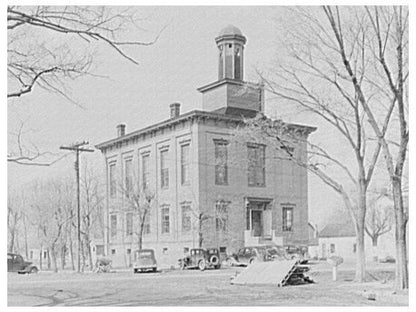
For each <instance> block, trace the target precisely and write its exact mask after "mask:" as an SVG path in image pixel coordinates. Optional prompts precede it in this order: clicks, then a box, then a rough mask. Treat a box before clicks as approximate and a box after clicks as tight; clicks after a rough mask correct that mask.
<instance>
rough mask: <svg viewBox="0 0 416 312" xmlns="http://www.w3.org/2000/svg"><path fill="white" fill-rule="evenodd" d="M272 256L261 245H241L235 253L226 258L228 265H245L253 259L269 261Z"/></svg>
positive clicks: (253, 260)
mask: <svg viewBox="0 0 416 312" xmlns="http://www.w3.org/2000/svg"><path fill="white" fill-rule="evenodd" d="M271 260H272V257H271V256H270V254H269V253H268V252H267V249H266V248H265V247H263V246H256V247H243V248H240V249H239V250H238V252H237V253H236V254H233V255H232V256H231V257H228V258H227V264H228V265H230V266H247V265H249V264H251V263H253V262H255V261H261V262H264V261H271Z"/></svg>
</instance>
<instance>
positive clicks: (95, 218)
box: [81, 164, 104, 270]
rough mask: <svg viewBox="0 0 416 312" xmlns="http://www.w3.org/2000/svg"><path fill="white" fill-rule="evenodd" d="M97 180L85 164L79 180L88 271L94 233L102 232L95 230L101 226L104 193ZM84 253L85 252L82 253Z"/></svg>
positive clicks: (92, 171)
mask: <svg viewBox="0 0 416 312" xmlns="http://www.w3.org/2000/svg"><path fill="white" fill-rule="evenodd" d="M102 187H103V186H102V185H101V183H100V180H99V178H98V177H97V175H96V173H95V172H94V170H93V169H92V168H89V167H88V165H87V164H86V165H85V167H84V174H83V175H82V179H81V188H82V209H81V220H82V227H81V234H82V235H83V242H84V246H85V249H83V251H86V253H87V254H86V256H87V259H88V261H89V268H90V270H92V269H93V262H92V252H91V243H92V238H93V235H94V231H96V230H98V231H100V232H102V230H103V229H97V226H98V227H99V226H102V224H101V223H100V222H99V219H100V218H101V216H100V214H101V213H102V209H101V207H102V205H103V200H104V193H103V190H102ZM84 253H85V252H84ZM83 260H84V263H83V266H85V256H83Z"/></svg>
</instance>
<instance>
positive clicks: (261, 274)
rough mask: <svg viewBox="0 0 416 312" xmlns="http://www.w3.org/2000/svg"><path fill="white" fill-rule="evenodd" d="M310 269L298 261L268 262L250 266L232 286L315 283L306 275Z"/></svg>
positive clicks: (280, 285)
mask: <svg viewBox="0 0 416 312" xmlns="http://www.w3.org/2000/svg"><path fill="white" fill-rule="evenodd" d="M308 271H309V267H308V266H306V265H301V264H300V263H299V261H298V260H282V261H267V262H257V263H253V264H250V265H249V266H248V267H247V268H246V269H245V270H244V271H242V272H241V273H240V274H239V275H237V276H236V277H235V278H234V279H233V280H232V281H231V284H235V285H270V284H272V285H277V286H278V287H283V286H286V285H299V284H305V283H313V281H312V280H311V279H310V278H309V277H308V276H305V274H304V273H306V272H308Z"/></svg>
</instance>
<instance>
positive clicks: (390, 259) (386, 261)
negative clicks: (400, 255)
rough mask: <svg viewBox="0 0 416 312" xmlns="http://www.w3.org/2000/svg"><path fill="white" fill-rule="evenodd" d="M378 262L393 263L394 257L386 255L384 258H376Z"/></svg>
mask: <svg viewBox="0 0 416 312" xmlns="http://www.w3.org/2000/svg"><path fill="white" fill-rule="evenodd" d="M378 262H380V263H395V262H396V259H394V258H393V257H392V256H386V257H384V258H380V259H379V260H378Z"/></svg>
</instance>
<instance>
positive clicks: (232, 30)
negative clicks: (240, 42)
mask: <svg viewBox="0 0 416 312" xmlns="http://www.w3.org/2000/svg"><path fill="white" fill-rule="evenodd" d="M227 35H229V36H230V35H231V36H233V35H239V36H242V35H243V33H242V32H241V30H240V29H239V28H238V27H235V26H234V25H227V26H225V27H224V28H223V29H221V31H220V33H219V34H218V36H217V37H220V36H227Z"/></svg>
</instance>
